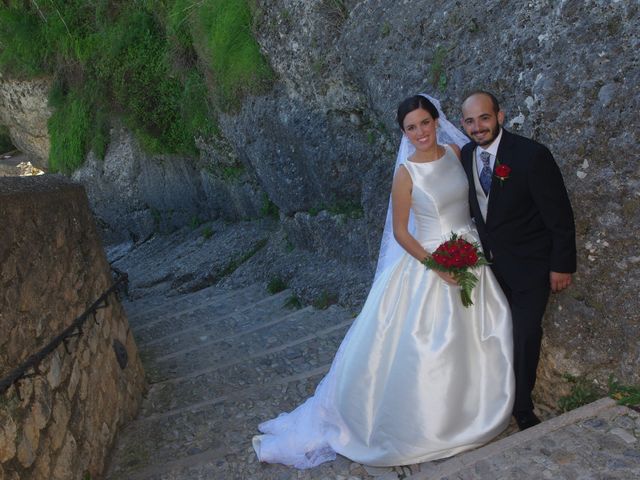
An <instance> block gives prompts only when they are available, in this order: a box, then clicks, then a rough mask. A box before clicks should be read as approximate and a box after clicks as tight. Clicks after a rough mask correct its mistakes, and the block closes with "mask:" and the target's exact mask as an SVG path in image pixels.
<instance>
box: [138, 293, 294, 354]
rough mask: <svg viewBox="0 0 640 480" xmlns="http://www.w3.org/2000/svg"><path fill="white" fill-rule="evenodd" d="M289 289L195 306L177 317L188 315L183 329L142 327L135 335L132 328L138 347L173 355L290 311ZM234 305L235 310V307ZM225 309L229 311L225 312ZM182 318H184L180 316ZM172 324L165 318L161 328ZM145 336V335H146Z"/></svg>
mask: <svg viewBox="0 0 640 480" xmlns="http://www.w3.org/2000/svg"><path fill="white" fill-rule="evenodd" d="M288 298H289V293H288V291H284V292H280V293H277V294H275V295H272V296H269V297H266V298H264V299H262V300H260V301H258V302H256V303H254V304H251V305H242V306H241V307H238V306H236V307H226V308H219V306H218V305H212V306H204V307H201V308H194V309H193V310H192V311H190V312H188V313H185V314H184V315H181V316H180V317H179V318H182V317H188V320H186V321H185V322H184V323H185V324H187V325H189V326H185V327H184V328H182V329H178V330H175V331H173V332H172V331H171V329H170V328H169V329H168V330H165V332H164V335H158V333H157V332H151V333H150V332H149V331H145V330H143V331H142V333H141V334H140V335H139V336H138V333H137V332H135V333H134V335H136V339H137V342H138V345H139V348H140V349H141V350H143V351H145V352H147V353H148V354H149V355H150V356H152V357H164V356H167V355H174V354H176V352H180V351H183V350H188V349H189V348H197V347H198V346H199V345H202V344H206V343H210V342H211V341H214V340H217V339H221V338H224V337H227V336H229V335H233V334H235V333H237V332H241V331H245V330H250V329H252V328H259V327H260V325H262V324H265V323H269V322H271V321H273V320H274V319H277V318H282V317H285V316H287V315H289V314H290V313H291V312H292V310H291V309H289V308H287V306H286V301H287V299H288ZM234 308H235V310H234ZM225 310H226V311H227V312H228V311H229V310H232V311H231V312H229V313H225ZM182 320H185V319H184V318H182ZM170 325H175V323H173V322H172V320H169V321H167V322H165V324H164V325H162V328H165V329H167V327H168V326H170ZM145 337H146V338H145Z"/></svg>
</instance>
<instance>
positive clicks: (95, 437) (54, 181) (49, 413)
mask: <svg viewBox="0 0 640 480" xmlns="http://www.w3.org/2000/svg"><path fill="white" fill-rule="evenodd" d="M0 225H2V228H1V229H0V331H1V333H0V377H4V376H5V375H6V374H7V373H8V372H9V371H11V370H13V369H14V368H15V367H17V366H18V365H19V364H20V363H21V362H23V361H24V360H26V358H27V357H28V356H29V355H31V354H33V353H35V352H36V351H37V350H38V349H40V348H41V347H43V346H44V345H45V344H47V343H48V342H49V341H50V340H51V339H52V338H53V337H55V336H56V335H58V334H59V333H60V332H62V330H64V329H65V328H66V327H67V326H69V325H70V323H71V322H72V321H73V320H74V319H75V318H76V317H77V316H79V315H80V314H81V313H82V312H84V310H85V309H86V308H87V307H88V306H89V305H91V304H92V303H93V302H94V301H95V300H96V299H97V298H98V297H99V296H100V295H101V294H102V292H103V291H105V290H106V289H107V288H108V287H109V286H110V285H111V284H112V279H111V274H110V268H109V265H108V263H107V261H106V258H105V256H104V253H103V249H102V245H101V242H100V239H99V238H98V235H97V233H96V228H95V225H94V220H93V218H92V216H91V214H90V212H89V208H88V203H87V197H86V194H85V192H84V189H83V188H82V187H81V186H80V185H77V184H74V183H71V182H70V181H68V180H66V179H64V178H63V177H59V176H57V175H42V176H39V177H25V178H19V177H5V178H0ZM95 320H96V321H95V322H94V319H93V318H91V319H89V320H88V322H87V323H86V324H85V326H84V329H83V334H82V335H81V336H77V337H73V338H71V339H70V340H69V342H68V345H67V347H68V349H69V352H70V353H67V352H66V350H65V347H64V345H61V346H59V347H58V348H57V349H56V350H55V352H54V353H53V354H51V355H50V356H49V357H48V358H47V359H45V361H44V362H42V364H41V365H40V368H39V371H38V372H36V375H34V376H33V377H31V378H28V379H24V380H22V381H20V382H19V383H18V387H19V388H16V387H11V388H10V389H9V390H8V391H7V392H6V393H4V394H2V395H0V479H7V480H16V479H28V478H32V479H60V480H62V479H73V480H76V479H81V478H84V475H86V474H87V473H88V474H90V475H91V477H92V478H97V477H99V475H100V474H101V472H102V471H103V468H104V466H105V460H106V456H107V453H108V451H109V448H110V447H111V446H112V444H113V442H114V439H115V435H116V432H117V431H118V428H119V427H120V426H121V425H122V424H123V423H124V422H126V421H127V420H129V419H131V418H132V417H133V416H134V415H135V413H136V411H137V409H138V406H139V403H140V400H141V397H142V393H143V390H144V386H145V385H144V373H143V370H142V366H141V363H140V361H139V358H138V355H137V350H136V345H135V343H134V340H133V337H132V334H131V332H130V330H129V325H128V321H127V318H126V316H125V313H124V310H123V308H122V306H121V305H120V303H119V301H118V300H117V299H116V298H115V296H113V295H112V296H111V297H110V298H109V302H108V306H107V307H106V308H104V309H101V310H98V312H97V315H96V317H95ZM115 341H118V342H120V343H121V344H122V345H124V347H125V349H126V352H127V357H128V363H127V365H126V367H125V368H124V369H123V368H121V367H120V365H119V363H118V361H117V359H116V354H115V353H114V342H115Z"/></svg>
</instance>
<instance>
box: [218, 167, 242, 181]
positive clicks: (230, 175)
mask: <svg viewBox="0 0 640 480" xmlns="http://www.w3.org/2000/svg"><path fill="white" fill-rule="evenodd" d="M244 172H245V168H244V165H225V166H223V167H220V174H221V176H222V178H223V179H224V180H225V181H227V182H230V183H231V182H237V181H238V180H240V178H242V175H244Z"/></svg>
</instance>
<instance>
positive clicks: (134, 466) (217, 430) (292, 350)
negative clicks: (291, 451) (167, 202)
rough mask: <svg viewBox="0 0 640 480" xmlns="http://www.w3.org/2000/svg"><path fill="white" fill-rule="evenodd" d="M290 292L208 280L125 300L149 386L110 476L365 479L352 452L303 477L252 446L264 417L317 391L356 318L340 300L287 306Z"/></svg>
mask: <svg viewBox="0 0 640 480" xmlns="http://www.w3.org/2000/svg"><path fill="white" fill-rule="evenodd" d="M290 296H291V292H290V291H288V290H285V291H283V292H280V293H277V294H275V295H269V294H268V293H267V292H266V290H265V288H264V286H262V285H254V286H250V287H247V288H244V289H240V290H235V291H227V290H222V289H219V288H216V287H210V288H207V289H204V290H200V291H198V292H195V293H191V294H186V295H181V296H176V297H170V298H166V297H151V298H143V299H140V300H137V301H134V302H131V303H128V304H125V308H126V310H127V313H128V317H129V322H130V325H131V328H132V330H133V332H134V336H135V337H136V340H137V342H138V348H139V350H140V354H141V357H142V358H143V362H144V364H145V369H146V373H147V377H148V380H149V383H150V388H149V391H148V394H147V396H146V398H145V400H144V403H143V406H142V409H141V412H140V414H139V416H138V418H137V419H136V421H134V422H133V423H131V424H129V425H128V426H126V428H125V429H124V430H123V431H122V432H121V434H120V435H119V439H118V442H117V445H116V448H115V450H114V452H113V455H112V460H111V464H110V467H109V470H108V473H107V478H109V479H114V480H115V479H118V480H121V479H140V480H142V479H218V478H219V479H236V478H237V479H248V478H264V479H280V478H338V477H339V476H340V475H342V476H344V478H348V477H349V476H353V474H355V475H356V476H357V478H365V476H368V475H367V473H366V471H365V470H364V468H363V467H361V466H359V465H357V464H352V462H349V461H347V460H346V459H341V460H340V461H336V462H333V463H332V464H331V465H326V466H322V467H320V468H318V469H314V470H313V471H312V472H311V471H310V472H302V473H301V474H300V475H298V473H297V472H294V471H292V470H291V469H288V468H286V467H283V466H279V465H261V464H259V462H257V459H256V457H255V454H254V453H253V450H252V448H251V437H252V436H253V435H255V434H256V433H257V425H258V423H260V422H261V421H263V420H266V419H268V418H271V417H274V416H276V415H278V414H279V413H280V412H283V411H288V410H291V409H292V408H294V407H295V406H297V405H298V404H299V403H301V402H302V401H303V400H304V399H305V398H307V397H308V396H309V395H311V394H312V393H313V391H314V389H315V386H316V384H317V383H318V381H319V380H320V379H321V378H322V376H323V375H324V374H325V373H326V371H327V370H328V368H329V365H330V363H331V360H332V359H333V356H334V354H335V351H336V350H337V348H338V345H339V344H340V342H341V340H342V338H343V337H344V334H345V333H346V331H347V329H348V328H349V326H350V325H351V323H352V322H353V319H354V315H353V314H352V313H351V312H348V311H346V310H344V309H343V308H340V307H337V306H331V307H329V308H327V309H324V310H319V309H316V308H314V307H306V308H302V309H299V310H295V309H293V310H292V309H289V308H287V307H286V306H285V304H286V301H287V299H288V298H289V297H290Z"/></svg>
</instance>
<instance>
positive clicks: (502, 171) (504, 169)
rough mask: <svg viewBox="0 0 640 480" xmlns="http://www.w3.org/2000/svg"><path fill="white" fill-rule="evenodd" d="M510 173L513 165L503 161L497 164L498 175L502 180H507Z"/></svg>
mask: <svg viewBox="0 0 640 480" xmlns="http://www.w3.org/2000/svg"><path fill="white" fill-rule="evenodd" d="M510 173H511V167H510V166H509V165H505V164H504V163H501V164H500V165H498V166H496V177H498V178H499V179H500V180H506V179H507V178H509V174H510Z"/></svg>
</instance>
